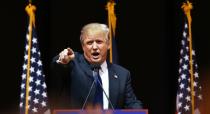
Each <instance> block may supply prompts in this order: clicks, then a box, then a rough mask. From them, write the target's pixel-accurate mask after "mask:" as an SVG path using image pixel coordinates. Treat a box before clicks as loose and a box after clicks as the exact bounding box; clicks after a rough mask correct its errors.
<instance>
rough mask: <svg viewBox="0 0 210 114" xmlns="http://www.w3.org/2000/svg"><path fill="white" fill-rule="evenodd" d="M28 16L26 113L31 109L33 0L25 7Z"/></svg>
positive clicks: (34, 8)
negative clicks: (29, 100)
mask: <svg viewBox="0 0 210 114" xmlns="http://www.w3.org/2000/svg"><path fill="white" fill-rule="evenodd" d="M25 10H26V12H27V14H28V16H29V28H28V29H29V37H28V61H27V77H26V98H25V114H28V109H29V105H28V104H29V103H28V98H29V79H30V67H31V59H30V58H31V39H32V27H35V13H34V12H35V10H36V7H35V6H34V5H32V4H31V0H30V1H29V5H27V6H26V8H25Z"/></svg>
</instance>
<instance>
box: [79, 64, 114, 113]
mask: <svg viewBox="0 0 210 114" xmlns="http://www.w3.org/2000/svg"><path fill="white" fill-rule="evenodd" d="M100 68H101V66H100V65H99V64H91V69H92V70H93V78H94V80H93V82H92V84H91V87H90V89H89V92H88V95H87V97H86V98H85V101H84V103H83V106H82V110H84V108H85V106H86V104H87V100H88V98H89V96H90V94H91V91H92V90H93V86H94V85H95V83H96V82H98V83H99V85H100V87H101V88H102V90H103V93H104V94H105V96H106V99H107V100H108V102H109V104H110V106H111V108H112V110H114V106H113V104H112V102H111V100H110V99H109V97H108V95H107V93H106V92H105V90H104V88H103V86H102V84H101V82H100V81H99V79H98V78H96V76H97V72H98V71H97V70H99V69H100Z"/></svg>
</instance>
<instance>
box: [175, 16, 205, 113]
mask: <svg viewBox="0 0 210 114" xmlns="http://www.w3.org/2000/svg"><path fill="white" fill-rule="evenodd" d="M192 59H193V60H192V61H193V80H194V81H193V86H194V92H193V94H194V95H193V97H194V112H195V114H200V112H199V109H198V107H199V104H200V101H201V100H202V95H201V85H200V83H199V73H198V65H197V63H196V57H195V50H193V49H192ZM190 78H191V77H190V47H189V31H188V23H187V19H186V21H185V24H184V29H183V36H182V40H181V50H180V60H179V78H178V86H179V87H178V92H177V104H176V105H177V113H178V114H192V104H191V103H192V101H191V98H192V96H191V91H192V90H191V79H190Z"/></svg>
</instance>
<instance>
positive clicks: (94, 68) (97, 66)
mask: <svg viewBox="0 0 210 114" xmlns="http://www.w3.org/2000/svg"><path fill="white" fill-rule="evenodd" d="M91 69H92V70H93V71H94V72H99V70H100V69H101V66H100V65H99V64H93V65H91Z"/></svg>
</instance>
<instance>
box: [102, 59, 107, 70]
mask: <svg viewBox="0 0 210 114" xmlns="http://www.w3.org/2000/svg"><path fill="white" fill-rule="evenodd" d="M106 69H107V63H106V61H104V62H103V63H102V64H101V71H102V72H104V71H105V70H106Z"/></svg>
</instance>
